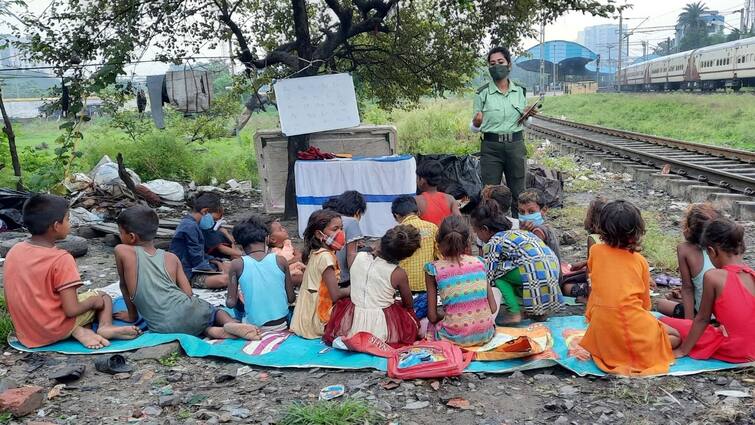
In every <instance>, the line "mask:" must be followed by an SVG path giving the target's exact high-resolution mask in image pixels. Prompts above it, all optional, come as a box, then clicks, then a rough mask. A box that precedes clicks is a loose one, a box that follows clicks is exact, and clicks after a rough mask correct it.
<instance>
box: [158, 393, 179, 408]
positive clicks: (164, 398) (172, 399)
mask: <svg viewBox="0 0 755 425" xmlns="http://www.w3.org/2000/svg"><path fill="white" fill-rule="evenodd" d="M179 401H180V399H179V398H178V396H177V395H175V394H171V395H161V396H160V397H159V398H158V401H157V404H158V405H159V406H160V407H166V406H176V405H178V403H179Z"/></svg>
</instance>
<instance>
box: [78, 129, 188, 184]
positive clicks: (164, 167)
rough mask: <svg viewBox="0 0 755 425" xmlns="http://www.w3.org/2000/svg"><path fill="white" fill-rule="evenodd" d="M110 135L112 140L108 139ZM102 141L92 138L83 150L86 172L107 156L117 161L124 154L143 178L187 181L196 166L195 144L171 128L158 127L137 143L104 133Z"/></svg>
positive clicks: (126, 159) (129, 164)
mask: <svg viewBox="0 0 755 425" xmlns="http://www.w3.org/2000/svg"><path fill="white" fill-rule="evenodd" d="M105 137H107V139H108V140H105ZM98 139H99V140H96V141H94V140H88V141H87V142H85V144H86V146H85V147H84V148H83V149H82V151H84V152H85V155H84V163H83V164H82V165H83V166H84V170H82V171H84V172H88V171H89V170H91V169H92V168H93V167H94V166H95V165H97V163H98V162H99V161H100V159H101V158H102V157H103V156H104V155H108V156H109V157H110V158H111V159H112V160H115V158H116V156H117V154H118V153H122V154H123V158H124V162H125V163H126V166H127V167H128V168H131V169H132V170H134V171H135V172H136V173H137V174H139V176H140V177H141V178H142V180H145V181H146V180H154V179H167V180H186V179H188V178H190V177H191V173H192V170H193V169H194V167H195V163H196V155H195V154H194V152H193V151H192V149H191V146H190V145H189V144H187V143H186V142H184V141H183V140H182V138H181V137H179V136H177V135H176V134H175V133H173V132H170V131H167V130H163V131H160V130H156V131H152V132H150V133H148V134H146V135H145V136H144V137H142V138H141V139H140V140H139V141H137V142H132V141H130V140H126V139H125V138H124V137H123V135H122V133H121V135H120V137H119V136H114V135H111V134H107V133H106V134H101V135H100V137H98Z"/></svg>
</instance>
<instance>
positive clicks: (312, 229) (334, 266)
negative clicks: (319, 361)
mask: <svg viewBox="0 0 755 425" xmlns="http://www.w3.org/2000/svg"><path fill="white" fill-rule="evenodd" d="M304 243H305V246H306V247H305V249H304V256H303V258H302V259H303V260H304V261H305V262H306V263H307V270H306V271H305V272H304V278H303V279H302V283H301V288H300V290H299V296H298V297H297V298H296V306H295V307H294V315H293V317H292V319H291V331H292V332H293V333H295V334H296V335H299V336H300V337H302V338H307V339H315V338H320V337H321V336H322V335H323V333H324V331H325V324H326V323H328V320H330V311H331V308H332V307H333V303H335V302H336V301H338V300H340V299H341V298H344V297H348V296H349V288H348V287H347V288H341V287H339V286H338V274H339V269H338V260H337V259H336V255H335V253H336V252H337V251H339V250H341V249H343V247H344V246H345V245H346V235H345V234H344V233H343V224H342V222H341V216H340V214H338V213H337V212H335V211H330V210H318V211H315V212H314V213H312V215H310V216H309V221H308V222H307V228H306V229H305V230H304Z"/></svg>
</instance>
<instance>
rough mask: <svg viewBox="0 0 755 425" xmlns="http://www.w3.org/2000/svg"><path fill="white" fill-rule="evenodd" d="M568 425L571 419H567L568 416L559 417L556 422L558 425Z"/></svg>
mask: <svg viewBox="0 0 755 425" xmlns="http://www.w3.org/2000/svg"><path fill="white" fill-rule="evenodd" d="M568 423H569V418H567V417H566V416H559V417H558V419H556V422H555V424H556V425H566V424H568Z"/></svg>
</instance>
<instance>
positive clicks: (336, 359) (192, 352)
mask: <svg viewBox="0 0 755 425" xmlns="http://www.w3.org/2000/svg"><path fill="white" fill-rule="evenodd" d="M545 325H546V326H547V327H548V329H550V332H551V336H552V339H553V347H552V350H550V351H548V352H546V353H543V354H540V355H538V356H534V358H523V359H515V360H501V361H474V362H472V363H471V364H470V365H469V367H468V368H467V371H468V372H484V373H509V372H514V371H518V370H529V369H538V368H545V367H552V366H556V365H560V366H562V367H564V368H566V369H568V370H570V371H572V372H573V373H575V374H576V375H579V376H585V375H597V376H602V375H604V373H603V372H602V371H601V370H600V369H598V367H597V366H596V365H595V363H594V362H592V361H582V360H578V359H576V358H574V357H571V356H570V355H569V347H568V346H569V342H570V341H571V339H572V338H573V337H574V336H579V334H580V333H582V332H584V329H585V328H586V323H585V321H584V317H582V316H567V317H552V318H550V319H549V320H548V321H547V322H545ZM172 341H178V342H179V343H180V344H181V347H182V348H183V350H184V351H185V352H186V354H187V355H189V356H191V357H210V356H212V357H221V358H225V359H230V360H235V361H238V362H241V363H245V364H250V365H255V366H264V367H275V368H314V367H319V368H334V369H376V370H383V371H384V370H386V366H387V361H386V359H384V358H380V357H376V356H372V355H369V354H362V353H353V352H347V351H341V350H338V349H333V348H331V347H328V346H326V345H325V344H323V343H322V341H320V340H307V339H303V338H299V337H298V336H295V335H290V334H288V333H273V334H267V335H266V336H265V337H264V338H263V340H262V341H243V340H214V341H211V340H205V339H202V338H198V337H194V336H191V335H184V334H157V333H152V332H145V333H144V334H142V335H141V336H139V337H138V338H136V339H134V340H130V341H116V340H114V341H111V345H110V346H109V347H106V348H103V349H100V350H89V349H87V348H85V347H84V346H82V345H81V344H79V343H78V342H77V341H75V340H73V339H69V340H66V341H62V342H59V343H56V344H52V345H48V346H45V347H40V348H33V349H30V348H26V347H25V346H23V345H22V344H21V343H20V342H19V341H18V340H17V339H15V338H14V337H12V336H11V337H9V341H8V342H9V344H10V345H11V347H13V348H15V349H17V350H20V351H27V352H56V353H63V354H103V353H114V352H123V351H129V350H135V349H138V348H143V347H151V346H155V345H160V344H165V343H168V342H172ZM753 365H755V363H748V364H732V363H726V362H722V361H718V360H705V361H701V360H694V359H691V358H682V359H677V361H676V363H675V364H674V365H673V366H672V367H671V370H670V371H669V374H670V375H689V374H695V373H700V372H707V371H715V370H724V369H734V368H740V367H747V366H753Z"/></svg>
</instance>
